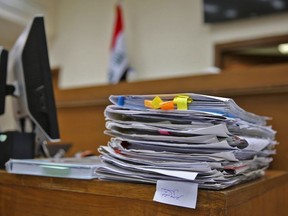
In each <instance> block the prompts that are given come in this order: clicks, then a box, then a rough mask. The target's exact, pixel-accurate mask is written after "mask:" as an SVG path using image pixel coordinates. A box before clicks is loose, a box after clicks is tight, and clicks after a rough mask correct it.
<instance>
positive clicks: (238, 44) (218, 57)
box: [214, 34, 288, 68]
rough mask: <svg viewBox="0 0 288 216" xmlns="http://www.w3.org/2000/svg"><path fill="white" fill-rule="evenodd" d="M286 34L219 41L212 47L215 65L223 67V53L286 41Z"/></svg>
mask: <svg viewBox="0 0 288 216" xmlns="http://www.w3.org/2000/svg"><path fill="white" fill-rule="evenodd" d="M287 42H288V34H286V35H277V36H270V37H261V38H255V39H249V40H241V41H233V42H228V43H219V44H216V45H215V47H214V52H215V60H214V64H215V66H216V67H219V68H223V66H224V65H223V58H224V57H225V54H227V53H229V52H233V51H235V50H236V49H237V50H239V49H246V48H256V47H267V46H273V45H277V44H279V43H287Z"/></svg>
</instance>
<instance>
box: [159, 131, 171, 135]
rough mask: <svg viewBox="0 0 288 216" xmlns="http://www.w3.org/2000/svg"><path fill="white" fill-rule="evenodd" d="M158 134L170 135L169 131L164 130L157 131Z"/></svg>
mask: <svg viewBox="0 0 288 216" xmlns="http://www.w3.org/2000/svg"><path fill="white" fill-rule="evenodd" d="M159 133H160V134H161V135H170V133H169V131H166V130H159Z"/></svg>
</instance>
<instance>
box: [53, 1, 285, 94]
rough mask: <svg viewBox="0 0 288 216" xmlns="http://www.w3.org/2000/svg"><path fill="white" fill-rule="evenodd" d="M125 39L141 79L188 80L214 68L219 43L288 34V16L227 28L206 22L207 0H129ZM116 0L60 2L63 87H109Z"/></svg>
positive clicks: (57, 52)
mask: <svg viewBox="0 0 288 216" xmlns="http://www.w3.org/2000/svg"><path fill="white" fill-rule="evenodd" d="M123 2H124V19H125V28H126V29H125V36H126V44H127V50H128V56H129V60H130V63H131V66H132V67H133V68H134V69H135V71H136V77H134V79H136V80H145V79H154V78H156V79H157V78H162V77H172V76H183V75H189V74H193V73H198V72H199V71H202V70H203V69H204V68H207V67H210V66H213V61H214V59H213V54H214V51H213V46H214V43H215V42H225V41H233V40H240V39H247V38H255V37H263V36H268V35H276V34H283V33H288V28H287V21H288V14H287V13H286V14H282V15H274V16H267V17H263V18H254V19H248V20H242V21H234V22H230V23H225V24H217V25H207V24H203V22H202V5H201V3H202V1H201V0H193V1H192V0H177V1H176V0H145V1H141V0H125V1H123ZM114 3H115V0H98V1H95V0H82V1H78V0H60V2H59V11H58V12H59V14H58V23H57V36H56V37H55V40H54V41H52V43H51V49H50V54H51V63H52V65H55V66H56V65H58V66H60V67H61V68H62V72H63V73H62V77H61V86H62V87H64V88H69V87H77V86H83V85H95V84H96V85H97V84H105V83H106V82H107V80H106V72H107V65H108V59H109V45H110V40H111V34H112V28H113V21H114Z"/></svg>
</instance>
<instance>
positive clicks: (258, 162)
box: [97, 93, 277, 189]
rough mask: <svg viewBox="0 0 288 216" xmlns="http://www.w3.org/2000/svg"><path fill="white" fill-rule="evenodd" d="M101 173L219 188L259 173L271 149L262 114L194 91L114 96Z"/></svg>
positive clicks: (125, 178) (108, 114)
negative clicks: (109, 138) (259, 114)
mask: <svg viewBox="0 0 288 216" xmlns="http://www.w3.org/2000/svg"><path fill="white" fill-rule="evenodd" d="M110 101H111V102H112V103H113V105H109V106H108V107H107V108H106V110H105V117H106V128H107V130H106V131H105V133H106V134H108V135H110V136H111V140H110V141H109V142H108V145H107V146H100V148H99V152H100V153H101V156H100V158H101V160H102V162H103V163H104V164H105V166H102V167H100V168H98V170H97V172H98V175H99V176H100V178H101V179H108V180H118V181H132V182H148V183H155V182H157V180H173V181H191V182H195V183H198V184H199V187H200V188H208V189H223V188H226V187H229V186H232V185H235V184H238V183H240V182H243V181H246V180H250V179H255V178H258V177H260V176H262V175H263V174H264V170H265V169H267V167H268V166H269V163H270V162H271V161H272V155H273V154H275V145H276V144H277V142H276V141H275V131H274V130H273V129H272V128H271V127H270V126H267V125H266V120H267V119H268V118H267V117H263V116H258V115H255V114H253V113H249V112H246V111H245V110H243V109H241V108H240V107H239V106H238V105H237V104H236V103H235V102H234V101H233V100H232V99H229V98H222V97H213V96H207V95H199V94H191V93H190V94H182V95H178V94H170V95H127V96H111V97H110Z"/></svg>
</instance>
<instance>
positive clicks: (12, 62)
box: [8, 16, 60, 143]
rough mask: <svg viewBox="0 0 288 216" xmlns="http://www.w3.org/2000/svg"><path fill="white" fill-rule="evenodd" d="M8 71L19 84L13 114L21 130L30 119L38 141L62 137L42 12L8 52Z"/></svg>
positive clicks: (53, 140) (57, 139)
mask: <svg viewBox="0 0 288 216" xmlns="http://www.w3.org/2000/svg"><path fill="white" fill-rule="evenodd" d="M8 62H9V68H8V71H9V74H11V76H13V79H14V81H15V82H16V83H17V84H16V90H15V92H16V94H15V95H16V99H15V100H14V104H13V107H14V114H15V117H16V120H17V121H18V123H19V127H20V128H21V129H22V131H23V130H24V132H25V130H26V128H25V127H26V125H25V123H23V122H25V121H26V120H29V121H30V122H31V124H32V131H35V133H36V139H37V140H36V143H37V142H38V143H39V142H40V143H41V142H44V141H51V142H55V141H59V138H60V136H59V129H58V121H57V112H56V106H55V100H54V93H53V84H52V75H51V69H50V64H49V57H48V48H47V41H46V33H45V26H44V18H43V17H42V16H37V17H35V18H34V19H33V20H32V22H31V23H30V25H28V26H27V28H25V30H24V31H23V33H22V34H21V35H20V37H19V38H18V40H17V41H16V43H15V45H14V47H13V48H12V50H11V51H10V54H9V61H8Z"/></svg>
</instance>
